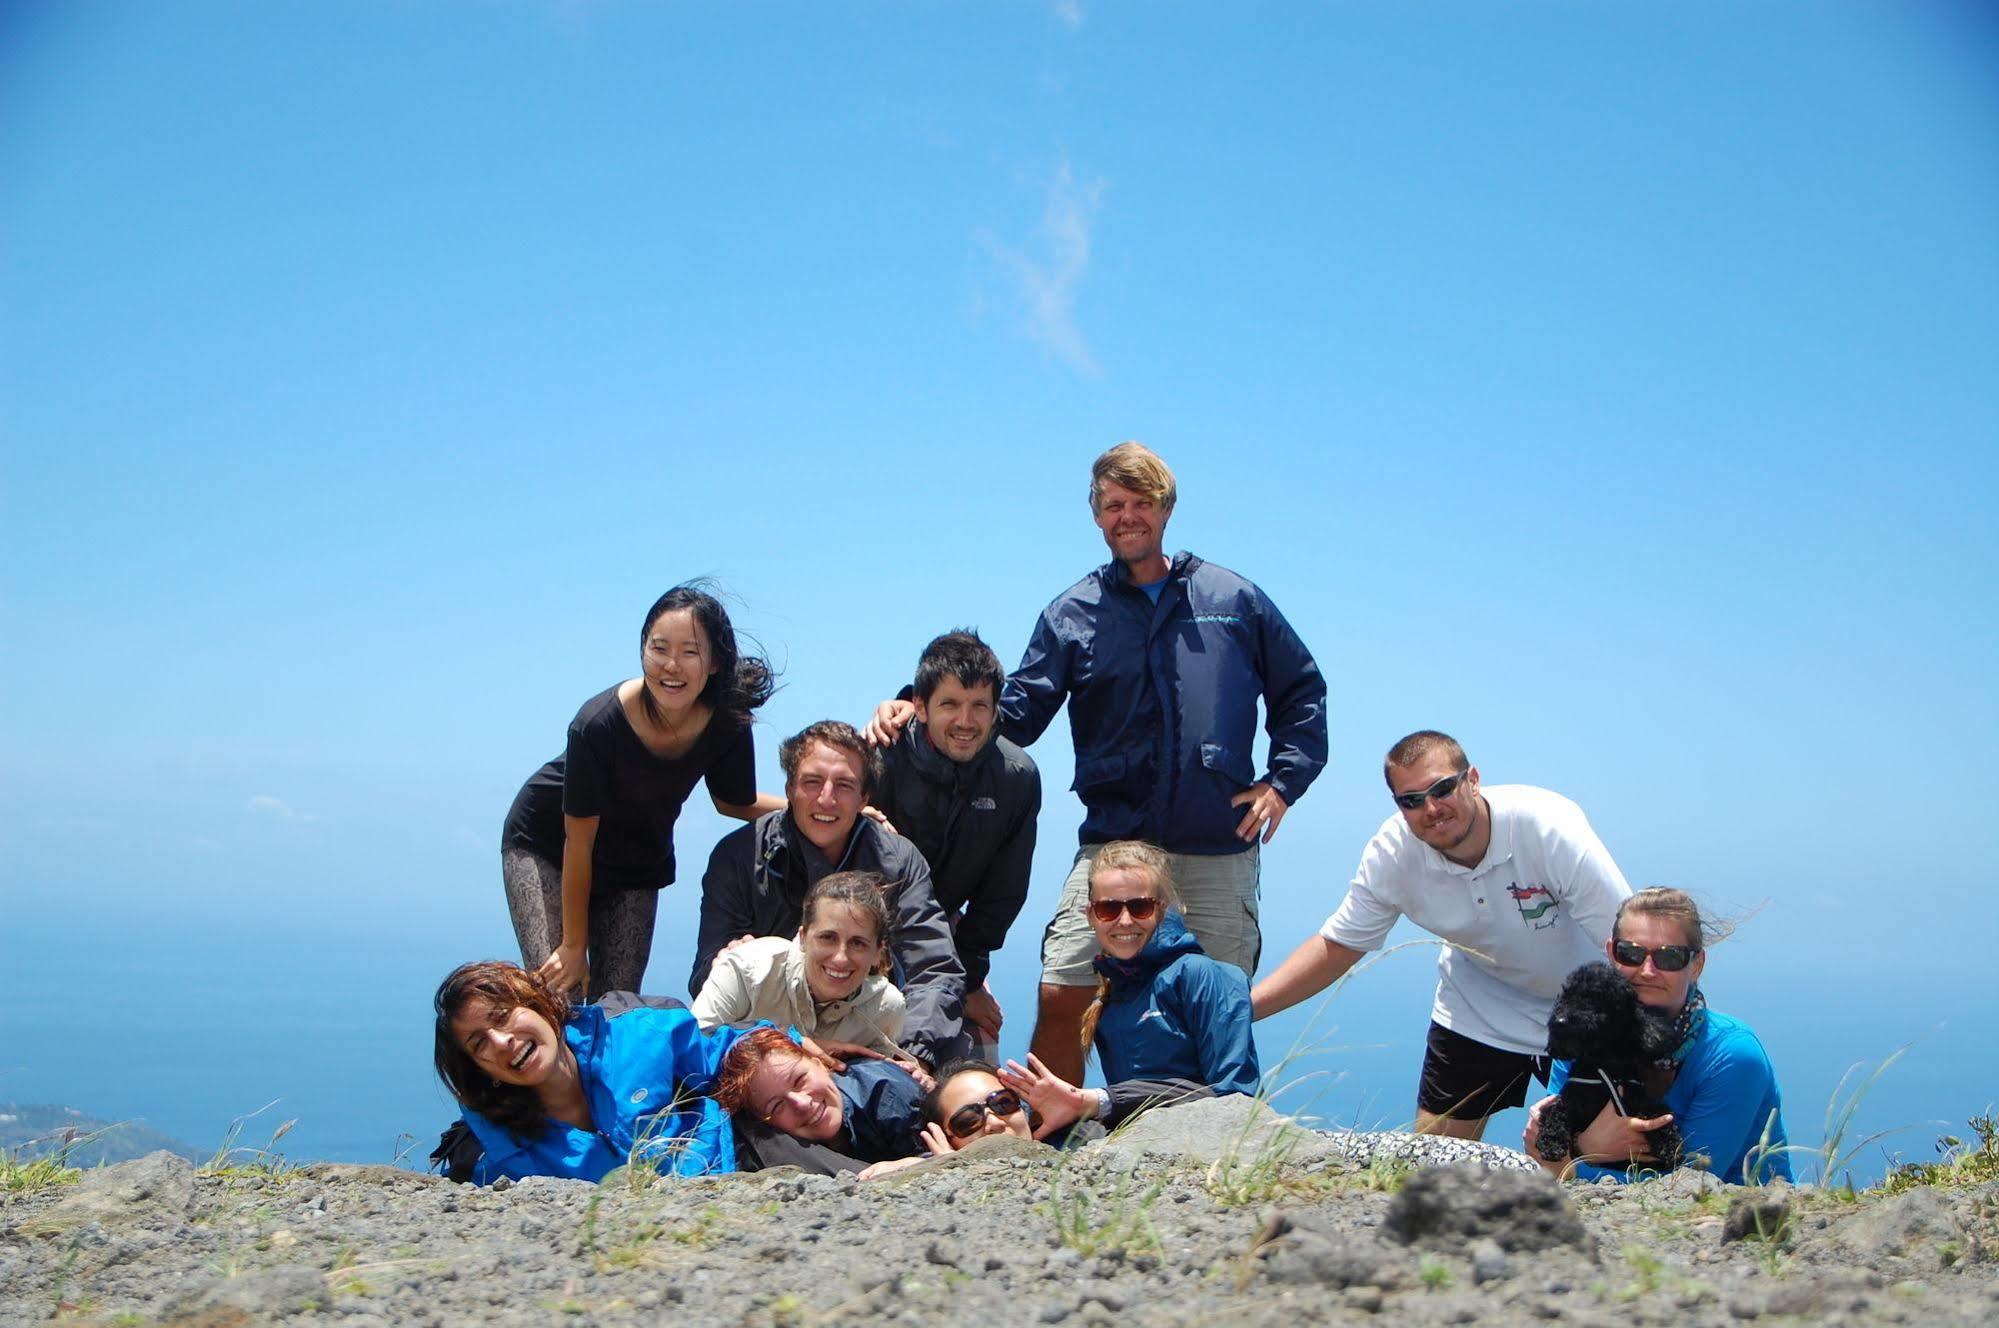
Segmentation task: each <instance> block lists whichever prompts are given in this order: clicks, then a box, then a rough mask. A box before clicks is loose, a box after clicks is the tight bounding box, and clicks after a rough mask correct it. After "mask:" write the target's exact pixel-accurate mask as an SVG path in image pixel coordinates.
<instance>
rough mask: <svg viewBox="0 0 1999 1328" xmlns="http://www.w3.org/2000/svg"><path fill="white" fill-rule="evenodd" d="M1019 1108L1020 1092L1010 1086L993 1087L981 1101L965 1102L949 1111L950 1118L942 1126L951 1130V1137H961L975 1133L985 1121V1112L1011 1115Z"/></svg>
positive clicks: (1001, 1115)
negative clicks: (954, 1109)
mask: <svg viewBox="0 0 1999 1328" xmlns="http://www.w3.org/2000/svg"><path fill="white" fill-rule="evenodd" d="M1019 1110H1020V1094H1018V1093H1016V1092H1014V1091H1013V1090H1012V1089H1011V1088H999V1089H994V1090H993V1091H992V1092H990V1093H988V1094H986V1097H985V1100H984V1101H983V1102H967V1103H966V1104H965V1105H964V1106H962V1107H959V1108H958V1109H957V1110H956V1111H954V1112H952V1113H951V1119H950V1120H947V1121H945V1122H944V1128H945V1129H946V1130H949V1131H950V1132H951V1137H952V1138H953V1139H963V1138H965V1137H966V1136H967V1135H972V1134H976V1133H978V1131H979V1127H980V1126H982V1125H984V1124H985V1123H986V1113H987V1112H989V1111H990V1112H991V1113H992V1114H993V1115H995V1116H1000V1117H1005V1116H1011V1115H1013V1113H1014V1112H1016V1111H1019Z"/></svg>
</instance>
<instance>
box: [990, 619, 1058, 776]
mask: <svg viewBox="0 0 1999 1328" xmlns="http://www.w3.org/2000/svg"><path fill="white" fill-rule="evenodd" d="M1058 603H1059V601H1058ZM1054 614H1055V605H1053V604H1051V605H1049V606H1048V607H1047V608H1046V609H1043V610H1042V611H1041V617H1040V618H1039V619H1037V620H1036V621H1035V624H1034V635H1032V636H1030V637H1029V638H1028V639H1027V649H1026V651H1025V652H1023V653H1022V655H1021V657H1020V663H1019V664H1017V665H1015V666H1014V670H1013V672H1012V673H1010V674H1008V675H1007V680H1006V686H1005V687H1004V688H1002V689H1001V691H1000V725H999V727H1000V732H1001V733H1002V734H1004V735H1005V736H1006V737H1007V738H1008V739H1010V740H1011V741H1013V742H1017V743H1019V744H1020V745H1021V746H1022V747H1028V746H1032V745H1033V743H1034V740H1035V739H1036V738H1038V737H1040V736H1041V735H1042V733H1043V732H1044V731H1045V730H1046V729H1047V728H1048V724H1049V721H1050V720H1052V719H1054V718H1055V712H1056V711H1058V710H1060V709H1061V708H1062V698H1063V697H1065V696H1067V695H1068V694H1069V652H1068V650H1067V649H1066V648H1065V647H1064V646H1063V644H1062V638H1061V637H1060V636H1059V635H1058V634H1057V633H1056V631H1055V617H1054Z"/></svg>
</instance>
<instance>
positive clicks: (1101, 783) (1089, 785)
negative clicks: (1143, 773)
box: [1069, 752, 1131, 794]
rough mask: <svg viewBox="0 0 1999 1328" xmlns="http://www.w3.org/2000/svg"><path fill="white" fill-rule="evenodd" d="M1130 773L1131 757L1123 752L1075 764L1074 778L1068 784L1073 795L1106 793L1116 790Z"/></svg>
mask: <svg viewBox="0 0 1999 1328" xmlns="http://www.w3.org/2000/svg"><path fill="white" fill-rule="evenodd" d="M1130 773H1131V757H1130V756H1129V755H1127V754H1125V753H1123V752H1120V753H1117V754H1116V755H1113V756H1099V757H1097V758H1095V759H1094V760H1088V761H1078V762H1076V777H1075V778H1074V779H1073V780H1071V781H1070V782H1069V789H1070V791H1071V792H1073V793H1079V794H1080V793H1088V792H1092V791H1107V790H1110V789H1114V788H1116V787H1117V786H1118V785H1120V784H1122V783H1123V782H1124V780H1125V776H1126V775H1128V774H1130Z"/></svg>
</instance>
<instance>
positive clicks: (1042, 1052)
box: [1033, 982, 1097, 1084]
mask: <svg viewBox="0 0 1999 1328" xmlns="http://www.w3.org/2000/svg"><path fill="white" fill-rule="evenodd" d="M1096 994H1097V988H1096V985H1095V984H1094V983H1093V984H1091V985H1090V986H1087V987H1058V986H1056V985H1055V984H1053V983H1049V982H1044V983H1042V984H1041V1008H1040V1010H1039V1011H1037V1012H1036V1014H1035V1018H1034V1041H1033V1051H1034V1054H1035V1055H1036V1056H1037V1057H1039V1058H1040V1060H1041V1063H1042V1064H1043V1065H1045V1066H1047V1067H1048V1068H1049V1069H1050V1070H1052V1071H1054V1072H1055V1073H1056V1074H1058V1075H1060V1076H1061V1077H1062V1078H1064V1079H1067V1080H1068V1081H1069V1082H1070V1083H1072V1084H1080V1083H1082V1082H1083V1041H1082V1038H1083V1011H1085V1010H1087V1009H1089V1008H1090V1002H1091V1001H1092V1000H1094V999H1095V998H1096Z"/></svg>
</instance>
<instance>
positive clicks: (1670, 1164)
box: [1535, 962, 1682, 1171]
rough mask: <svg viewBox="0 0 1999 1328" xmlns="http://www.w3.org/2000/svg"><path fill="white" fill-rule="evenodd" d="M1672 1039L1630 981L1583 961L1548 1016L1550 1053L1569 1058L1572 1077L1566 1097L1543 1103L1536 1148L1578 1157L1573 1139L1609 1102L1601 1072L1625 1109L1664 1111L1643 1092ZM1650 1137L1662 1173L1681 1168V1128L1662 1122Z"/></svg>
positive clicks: (1555, 1158) (1554, 1156)
mask: <svg viewBox="0 0 1999 1328" xmlns="http://www.w3.org/2000/svg"><path fill="white" fill-rule="evenodd" d="M1671 1037H1672V1023H1671V1021H1670V1020H1668V1019H1667V1018H1666V1017H1665V1016H1663V1015H1661V1014H1660V1013H1659V1012H1658V1011H1656V1010H1652V1009H1650V1008H1648V1007H1647V1006H1646V1005H1644V1004H1643V1003H1642V1002H1641V1001H1639V999H1638V993H1637V992H1636V991H1634V990H1632V987H1631V984H1630V983H1629V982H1627V981H1625V979H1624V976H1623V975H1622V974H1621V973H1619V972H1618V971H1617V970H1616V969H1614V968H1612V967H1611V966H1610V965H1609V964H1606V963H1601V962H1599V963H1594V964H1584V965H1583V966H1582V967H1580V968H1578V969H1576V970H1575V972H1573V973H1571V974H1569V976H1568V978H1567V979H1566V980H1565V981H1563V983H1562V994H1561V995H1560V996H1558V997H1556V998H1555V1010H1554V1013H1553V1014H1551V1015H1549V1016H1548V1054H1549V1055H1550V1056H1552V1057H1554V1058H1555V1059H1557V1060H1565V1061H1568V1062H1569V1063H1570V1068H1569V1078H1568V1082H1567V1083H1565V1084H1563V1085H1562V1092H1561V1095H1560V1096H1559V1097H1558V1098H1556V1099H1555V1101H1553V1102H1550V1103H1549V1104H1548V1105H1547V1106H1546V1107H1544V1108H1542V1111H1541V1133H1540V1138H1539V1139H1538V1141H1537V1142H1536V1145H1535V1148H1536V1151H1537V1152H1539V1153H1540V1154H1541V1156H1542V1157H1545V1158H1547V1159H1548V1160H1549V1161H1550V1162H1563V1161H1566V1160H1568V1158H1569V1157H1570V1156H1572V1155H1573V1154H1574V1152H1575V1142H1576V1136H1577V1135H1578V1134H1580V1133H1582V1131H1583V1130H1584V1129H1585V1128H1586V1127H1587V1126H1588V1125H1589V1123H1590V1122H1591V1121H1593V1120H1595V1119H1596V1118H1597V1113H1599V1112H1601V1111H1602V1110H1603V1107H1604V1104H1605V1103H1607V1102H1609V1101H1610V1090H1609V1089H1608V1088H1606V1087H1605V1086H1604V1083H1603V1079H1602V1078H1601V1077H1600V1076H1605V1075H1607V1076H1608V1077H1609V1079H1610V1081H1611V1082H1612V1083H1614V1084H1616V1085H1617V1092H1618V1095H1619V1096H1620V1097H1622V1098H1623V1099H1624V1111H1625V1114H1627V1115H1631V1116H1660V1115H1664V1114H1665V1113H1666V1106H1665V1104H1664V1103H1663V1102H1661V1101H1659V1100H1658V1099H1657V1098H1655V1097H1653V1096H1652V1095H1651V1094H1649V1093H1647V1092H1646V1091H1645V1074H1646V1071H1647V1070H1648V1069H1649V1068H1651V1066H1652V1064H1653V1063H1654V1062H1656V1061H1657V1060H1658V1059H1659V1058H1660V1057H1662V1056H1664V1055H1666V1054H1668V1053H1669V1052H1671V1051H1672V1047H1671V1046H1670V1045H1669V1040H1670V1039H1671ZM1649 1139H1650V1143H1651V1152H1652V1156H1653V1157H1654V1158H1656V1159H1657V1161H1656V1163H1654V1165H1656V1166H1657V1168H1658V1169H1659V1170H1660V1171H1671V1170H1673V1169H1674V1168H1675V1167H1677V1166H1679V1165H1680V1161H1681V1153H1682V1145H1681V1141H1680V1130H1679V1127H1678V1126H1677V1125H1664V1126H1661V1127H1660V1128H1659V1129H1656V1130H1654V1131H1652V1133H1651V1135H1650V1136H1649Z"/></svg>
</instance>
